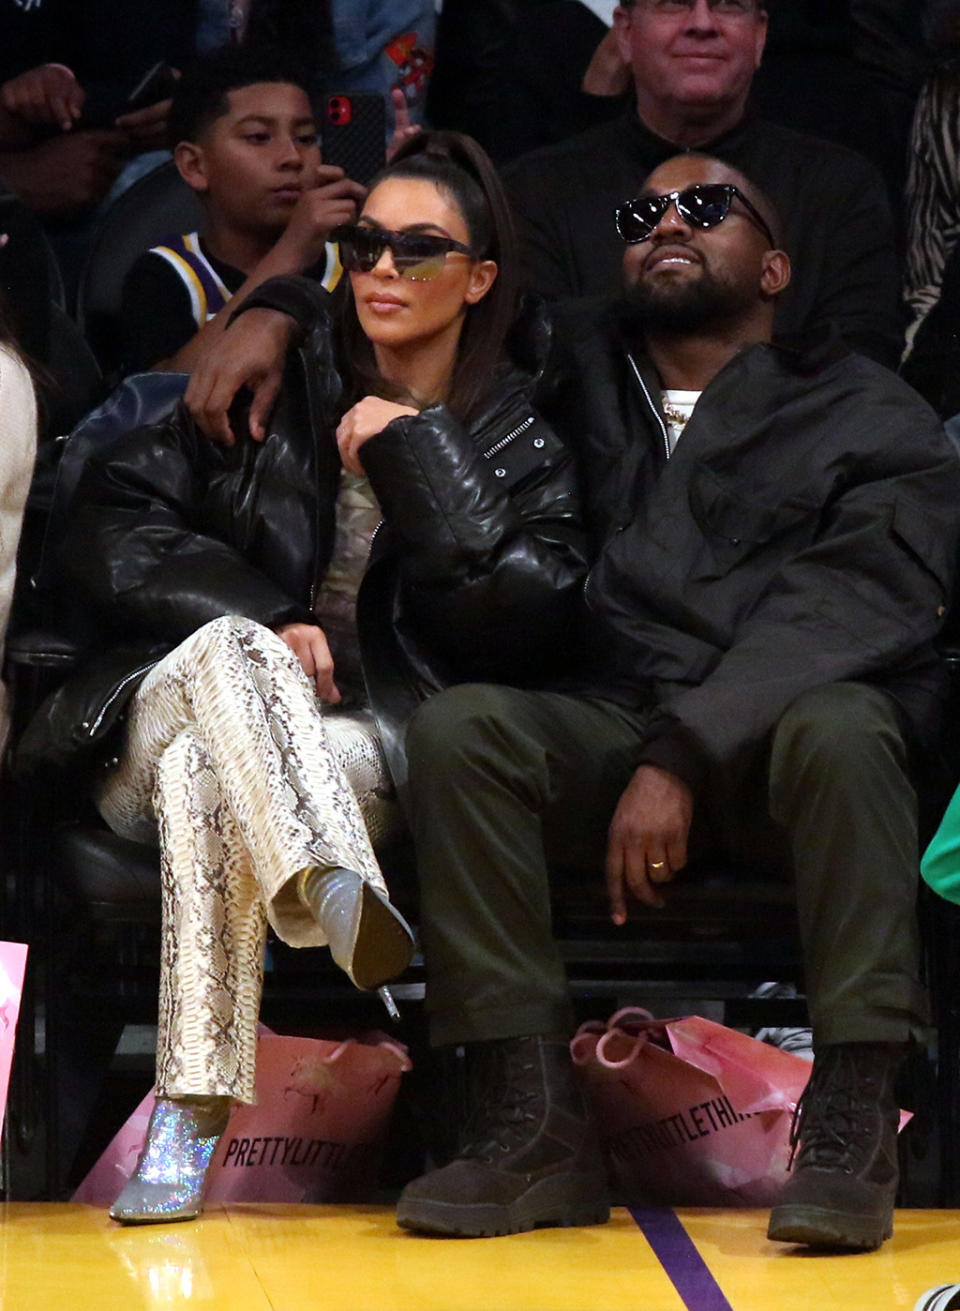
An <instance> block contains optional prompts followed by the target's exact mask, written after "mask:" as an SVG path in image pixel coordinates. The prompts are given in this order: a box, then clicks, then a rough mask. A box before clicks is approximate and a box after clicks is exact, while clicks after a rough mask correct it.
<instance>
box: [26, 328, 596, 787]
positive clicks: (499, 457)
mask: <svg viewBox="0 0 960 1311" xmlns="http://www.w3.org/2000/svg"><path fill="white" fill-rule="evenodd" d="M518 344H519V346H520V347H521V349H520V354H521V355H522V356H523V362H524V364H525V365H526V366H527V367H518V366H517V364H516V363H511V364H510V365H505V366H504V367H503V368H502V369H501V371H500V372H499V374H498V376H497V377H496V379H495V382H494V385H493V386H492V388H491V390H490V392H489V394H488V396H487V398H486V400H485V402H484V403H483V404H482V405H481V406H480V407H479V409H478V411H477V412H475V413H474V414H473V415H472V416H471V420H470V423H469V425H467V426H465V425H464V424H462V423H460V422H459V421H458V420H457V419H456V418H455V417H454V416H453V415H452V414H451V413H450V412H449V411H448V410H447V409H446V408H445V407H444V406H436V407H434V408H431V409H428V410H425V411H423V412H422V413H421V414H420V415H418V416H416V417H409V418H402V419H399V420H395V421H394V422H393V423H391V424H389V425H388V426H387V427H386V428H385V429H384V430H383V431H382V432H381V433H379V434H378V435H377V436H375V437H373V438H371V439H370V440H369V441H368V442H367V443H366V444H365V446H364V448H363V463H364V466H365V469H366V471H367V473H368V475H369V478H370V482H371V485H372V487H373V489H374V491H375V493H376V495H377V498H378V500H379V502H380V505H381V507H382V511H383V516H384V518H383V524H382V525H381V528H380V529H378V531H377V534H376V536H375V540H374V545H373V550H372V552H371V563H370V566H369V568H368V571H367V575H366V577H365V578H364V581H363V584H362V586H361V590H360V595H359V598H358V626H359V630H360V641H361V653H362V658H363V665H364V674H365V678H366V680H367V684H368V692H369V698H370V703H371V705H372V707H373V709H374V711H375V713H376V715H377V717H378V720H379V722H380V725H381V729H382V732H383V736H384V743H385V747H386V749H387V752H388V758H389V759H390V762H391V767H392V768H394V770H395V772H396V773H397V774H399V775H400V777H399V778H398V779H397V781H398V782H401V781H402V775H403V761H402V731H403V724H404V721H405V718H406V716H407V715H408V714H409V713H410V711H411V710H412V709H413V708H414V707H415V706H416V704H417V703H418V701H419V700H420V699H422V697H423V696H425V695H427V694H428V693H429V692H430V691H432V690H436V689H438V688H440V687H442V686H445V685H447V684H449V683H451V682H457V681H466V680H472V679H493V680H501V681H510V682H514V683H518V684H524V683H527V682H533V681H536V682H538V683H541V682H542V681H543V680H544V678H545V677H547V676H549V674H550V673H551V672H552V670H553V669H555V668H556V666H557V663H558V653H561V652H563V651H564V650H565V649H568V647H569V637H570V629H571V628H572V626H573V623H574V615H575V613H576V609H577V606H578V605H579V601H580V596H581V592H582V585H583V581H584V578H585V576H586V572H587V547H586V536H585V533H584V531H583V528H582V526H581V520H580V510H579V494H578V485H577V475H576V471H575V468H574V463H573V458H572V455H571V453H570V451H569V450H568V448H567V447H566V446H565V445H564V444H563V442H561V440H560V439H559V438H558V437H557V435H556V434H555V432H554V430H553V428H552V427H551V425H550V423H549V421H548V417H547V416H549V414H550V411H551V408H552V407H555V406H558V405H562V404H565V403H566V402H565V400H564V396H563V391H564V379H563V378H562V377H561V376H560V375H559V374H558V373H552V374H549V375H548V373H547V371H546V369H545V361H546V360H547V357H548V356H549V355H550V353H551V352H550V347H551V330H550V327H549V324H548V322H547V321H546V320H545V319H543V318H541V317H540V316H539V315H538V314H536V313H534V314H533V315H532V316H528V317H527V321H525V323H524V324H523V325H520V338H519V342H518ZM531 365H532V367H530V366H531ZM341 392H342V388H341V380H340V376H339V373H338V371H337V367H336V362H335V359H334V353H333V347H332V332H331V320H330V317H329V314H328V313H327V312H326V311H325V310H324V309H322V308H321V309H320V311H319V321H318V322H317V323H316V326H315V327H314V328H313V331H312V332H311V333H310V335H309V336H308V338H307V340H306V342H305V344H304V345H303V346H302V347H300V348H299V349H298V350H297V351H295V352H292V354H291V357H290V359H289V360H288V368H287V376H286V379H285V383H284V387H283V389H282V392H281V396H280V399H279V401H278V403H277V406H276V408H275V410H274V413H273V415H272V417H271V423H270V432H269V435H268V437H267V439H266V440H265V441H264V442H263V444H262V445H257V444H254V443H251V442H241V443H239V444H238V445H237V446H236V447H234V448H233V449H231V450H224V449H221V448H219V447H217V446H215V445H214V444H212V443H211V442H209V441H208V440H207V438H206V437H205V436H204V435H203V434H202V433H201V432H200V431H199V430H198V429H197V428H196V427H195V425H194V424H193V422H192V420H191V419H190V417H189V415H188V414H187V412H186V410H185V409H184V408H183V407H181V408H179V409H177V410H176V411H174V412H173V413H172V414H171V415H170V416H169V417H168V418H166V419H165V420H164V421H162V422H160V423H157V424H154V425H152V426H148V427H145V428H141V429H139V430H137V431H136V432H133V433H129V434H124V435H122V436H120V437H119V438H117V439H116V440H114V441H113V442H111V443H110V444H109V445H107V446H105V447H103V448H101V449H100V450H99V451H98V452H97V454H96V455H95V456H94V457H93V458H92V459H91V460H90V461H89V463H88V464H87V466H86V468H85V470H84V473H83V476H82V478H81V480H80V483H79V486H78V488H77V492H76V494H75V497H74V502H73V506H72V511H71V517H70V527H69V530H68V538H67V543H66V551H65V558H66V560H67V561H68V565H67V569H68V573H69V578H70V583H71V585H72V586H73V587H74V588H75V589H78V590H79V592H80V594H81V598H82V599H85V601H86V602H87V603H88V605H89V607H90V610H91V612H92V613H93V615H94V616H95V620H96V634H95V637H94V640H93V641H92V642H90V641H89V640H88V653H87V655H86V657H85V658H84V659H83V660H82V661H81V663H80V666H79V668H78V669H77V671H76V672H75V673H74V674H73V675H72V677H71V678H69V679H68V681H67V682H66V683H65V684H64V685H63V686H62V687H61V688H60V689H59V690H58V691H56V692H55V693H54V694H53V695H52V696H51V697H50V698H48V700H47V701H46V702H45V704H44V705H43V706H42V707H41V708H40V710H39V711H38V713H37V714H36V715H35V717H34V719H33V721H32V723H31V724H30V725H29V726H28V729H27V731H26V733H25V735H24V737H23V738H22V740H21V745H20V749H19V753H18V756H19V765H20V768H21V769H22V770H23V771H25V772H30V771H32V770H35V769H38V768H48V767H58V768H64V767H76V766H78V765H82V764H85V763H88V762H91V763H92V762H93V761H95V760H96V759H98V758H102V757H103V756H104V755H105V754H109V753H110V751H111V749H112V747H113V745H114V744H113V742H112V741H111V738H113V737H114V733H113V730H114V729H115V727H116V725H117V724H118V722H119V721H120V720H121V718H122V715H123V712H124V709H125V707H126V706H127V704H128V703H129V701H130V698H131V697H132V696H133V694H134V692H135V691H136V688H137V687H138V686H139V683H140V681H141V680H142V678H143V677H144V675H145V674H146V672H147V671H148V670H149V669H150V668H151V666H152V665H153V664H154V663H155V662H156V661H157V660H158V659H160V658H161V657H162V656H163V655H164V654H166V653H167V652H168V651H170V650H172V649H173V648H174V647H175V646H176V645H177V644H178V643H179V642H181V641H182V640H183V639H184V638H186V637H187V636H189V635H190V634H191V633H192V632H194V631H195V630H196V629H197V628H199V627H200V626H201V625H203V624H205V623H207V622H208V621H210V620H212V619H214V618H217V617H219V616H221V615H225V614H240V615H244V616H246V617H248V618H251V619H254V620H257V621H258V622H259V623H262V624H264V625H266V626H268V627H271V628H273V627H276V626H278V625H280V624H284V623H289V622H294V621H301V622H312V621H313V613H312V606H313V602H314V599H315V596H316V592H317V588H318V586H319V584H320V583H321V581H322V579H323V577H324V572H325V570H326V568H327V566H328V564H329V563H330V556H331V552H332V549H333V540H334V511H335V502H336V495H337V489H338V484H339V477H340V460H339V455H338V452H337V447H336V442H335V437H334V434H335V429H336V424H337V422H338V420H339V417H340V414H341V410H342V404H341Z"/></svg>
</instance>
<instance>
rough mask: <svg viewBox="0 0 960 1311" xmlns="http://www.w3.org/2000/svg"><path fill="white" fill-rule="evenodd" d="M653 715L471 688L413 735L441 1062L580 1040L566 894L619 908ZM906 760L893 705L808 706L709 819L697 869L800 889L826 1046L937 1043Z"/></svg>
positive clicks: (427, 711) (722, 782) (858, 688)
mask: <svg viewBox="0 0 960 1311" xmlns="http://www.w3.org/2000/svg"><path fill="white" fill-rule="evenodd" d="M651 713H653V710H652V708H651V709H648V710H645V711H644V710H630V709H628V708H626V707H622V706H617V705H614V704H613V703H612V702H610V701H605V700H603V699H601V698H599V697H584V696H569V695H565V694H562V693H555V692H533V691H525V690H519V689H516V688H509V687H496V686H493V685H489V684H463V685H461V686H459V687H454V688H450V689H448V690H446V691H445V692H441V693H439V694H438V695H437V696H435V697H431V698H430V699H429V700H428V701H427V702H425V703H424V704H423V705H422V706H421V707H420V709H419V710H418V711H417V712H416V714H415V715H414V717H413V719H412V720H411V722H410V726H409V730H408V733H407V751H408V760H409V767H410V798H409V799H410V808H411V819H412V827H413V834H414V839H415V842H416V847H417V862H418V871H419V876H420V888H421V899H422V905H421V917H420V923H421V933H422V939H423V947H424V957H425V960H426V964H427V998H426V1002H427V1010H428V1012H429V1016H430V1032H431V1039H432V1041H433V1042H434V1043H435V1044H448V1043H463V1042H476V1041H484V1040H489V1039H494V1038H507V1037H515V1036H518V1035H523V1034H531V1033H556V1032H562V1031H563V1030H564V1029H565V1028H566V1027H567V1026H568V1025H569V1023H570V1018H571V1016H570V1010H569V1000H568V995H567V987H566V981H565V977H564V970H563V963H562V961H561V958H560V955H559V952H558V950H557V947H556V944H555V942H554V938H553V932H552V925H551V913H550V884H551V880H552V878H553V877H554V875H555V874H556V873H557V872H558V867H566V869H567V870H569V869H571V867H572V868H573V869H576V870H580V871H582V874H581V877H586V878H592V879H594V880H595V884H596V895H597V900H598V902H601V901H602V900H603V898H604V897H605V896H606V892H605V888H604V881H603V866H604V852H605V848H606V837H607V827H608V825H609V823H610V820H611V817H612V815H613V812H614V809H615V808H616V804H617V801H618V800H619V798H620V795H621V793H622V791H623V789H624V788H625V787H626V785H627V782H628V781H629V779H630V777H631V775H632V773H633V771H634V769H635V768H636V765H637V763H638V762H639V760H640V759H641V752H642V748H643V741H644V728H645V721H646V719H647V718H649V715H650V714H651ZM906 757H907V750H906V746H905V742H904V738H903V733H902V730H901V719H900V716H899V713H898V711H897V708H896V706H895V704H894V702H893V701H892V700H891V698H890V697H889V696H887V695H886V694H885V693H884V692H882V691H880V690H879V689H877V688H874V687H869V686H867V685H865V684H862V683H833V684H828V685H826V686H824V687H819V688H814V689H811V690H810V691H807V692H805V693H803V695H801V696H800V697H798V698H797V699H796V700H795V701H794V702H793V704H792V705H791V706H790V707H789V709H788V710H787V711H786V713H785V714H784V715H782V716H781V718H780V720H779V722H778V723H777V725H776V727H775V729H774V731H773V733H772V735H771V737H770V738H769V739H768V740H767V741H766V742H764V743H763V744H761V745H760V747H759V748H758V749H753V750H743V751H740V752H738V753H736V754H735V755H731V756H730V757H728V758H727V759H725V760H724V761H722V762H720V764H718V766H717V767H716V768H714V769H712V770H711V771H710V775H709V777H708V778H707V780H706V786H705V787H704V789H703V791H702V793H701V795H700V796H699V797H698V799H697V802H696V804H695V807H694V822H693V828H692V830H691V834H690V843H689V849H690V853H691V856H692V857H694V858H696V857H697V856H698V855H704V854H709V855H712V856H727V857H731V858H734V859H736V860H739V861H741V862H745V863H751V864H753V863H756V862H762V867H763V868H766V869H768V870H770V871H771V877H773V878H777V877H783V878H788V879H790V880H791V881H792V882H793V884H794V887H795V889H796V899H797V915H798V922H799V929H800V937H801V941H802V945H803V955H804V964H805V975H806V992H807V996H808V1000H809V1005H810V1015H811V1020H812V1022H813V1028H814V1035H815V1039H816V1041H817V1043H818V1044H829V1043H841V1042H906V1041H908V1040H909V1039H910V1038H911V1037H916V1038H921V1037H923V1036H925V1034H924V1029H925V1025H926V1023H927V1020H928V1013H927V1003H926V998H925V995H924V991H923V988H922V986H921V984H920V981H919V948H918V933H917V921H916V915H915V902H916V894H917V882H918V879H917V856H918V847H917V815H916V795H915V792H914V789H913V787H912V785H911V782H910V779H909V777H908V775H907V767H906ZM683 877H685V875H684V874H683V873H680V874H678V878H683ZM665 895H666V896H668V897H669V895H670V891H669V887H667V888H666V890H665Z"/></svg>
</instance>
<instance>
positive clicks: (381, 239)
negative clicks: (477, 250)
mask: <svg viewBox="0 0 960 1311" xmlns="http://www.w3.org/2000/svg"><path fill="white" fill-rule="evenodd" d="M330 240H331V241H335V242H336V243H337V245H338V247H339V250H340V263H341V264H342V265H343V267H344V268H345V269H346V271H347V272H348V273H370V272H372V271H373V269H375V268H376V266H377V264H378V263H379V262H380V257H381V256H382V255H383V252H384V251H385V250H389V251H390V254H391V255H392V256H393V266H394V268H395V269H396V270H397V272H398V273H399V274H400V276H401V277H404V278H411V279H412V280H413V281H414V282H429V281H430V279H431V278H436V277H438V276H439V275H440V274H441V273H442V272H443V266H444V264H445V263H446V260H447V256H448V255H449V254H451V252H456V253H458V254H461V255H469V256H470V258H471V259H472V258H474V255H473V251H472V250H471V249H470V247H469V246H465V245H464V244H463V242H462V241H454V240H453V238H452V237H441V236H437V235H435V234H434V233H432V232H388V231H387V230H386V229H385V228H371V227H365V226H363V225H361V224H356V223H345V224H343V225H342V226H340V227H339V228H334V229H333V231H332V232H331V233H330Z"/></svg>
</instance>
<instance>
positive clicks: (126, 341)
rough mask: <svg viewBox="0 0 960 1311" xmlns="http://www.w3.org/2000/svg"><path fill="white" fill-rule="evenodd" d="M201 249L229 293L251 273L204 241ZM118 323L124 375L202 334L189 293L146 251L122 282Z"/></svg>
mask: <svg viewBox="0 0 960 1311" xmlns="http://www.w3.org/2000/svg"><path fill="white" fill-rule="evenodd" d="M200 248H201V250H202V251H203V253H204V255H205V256H206V258H207V259H208V260H209V262H210V265H211V267H212V268H213V270H214V272H215V273H216V274H217V276H218V277H219V278H220V280H221V281H222V282H223V284H224V286H225V287H226V288H227V290H228V291H229V292H230V295H231V296H232V295H234V294H235V293H236V292H237V291H239V290H240V288H241V286H242V285H243V283H244V282H245V281H246V277H247V275H246V274H245V273H244V272H243V271H242V270H241V269H235V268H234V267H233V265H232V264H224V263H223V261H222V260H218V259H214V257H213V256H212V255H211V254H210V252H209V250H207V248H206V246H205V245H204V244H203V242H202V241H201V242H200ZM120 327H121V334H122V336H121V340H122V341H123V345H124V349H123V372H124V373H125V374H127V373H141V372H143V371H145V370H147V369H150V368H152V367H153V366H154V365H155V364H157V363H159V361H160V360H168V359H169V358H170V356H171V355H175V354H176V353H177V351H178V350H179V349H180V347H181V346H185V345H186V344H187V342H188V341H190V339H191V338H192V337H193V336H195V334H196V333H197V332H199V328H198V326H197V324H196V322H195V320H194V317H193V310H192V308H191V304H190V295H189V292H188V291H187V289H186V287H185V286H184V284H183V281H182V279H181V278H180V277H179V276H178V275H177V273H176V272H175V270H174V269H173V268H171V266H170V265H169V264H168V263H167V261H166V260H165V259H163V258H162V256H160V255H154V254H151V253H150V251H147V252H145V253H144V254H143V255H141V256H140V257H139V259H138V260H137V261H136V262H135V263H134V264H133V266H132V267H131V269H130V272H129V273H128V274H127V276H126V278H125V279H124V283H123V298H122V301H121V305H120Z"/></svg>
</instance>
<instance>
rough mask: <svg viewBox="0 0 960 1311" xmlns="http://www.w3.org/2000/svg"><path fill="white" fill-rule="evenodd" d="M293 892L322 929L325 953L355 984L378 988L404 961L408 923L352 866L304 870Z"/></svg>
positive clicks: (409, 939)
mask: <svg viewBox="0 0 960 1311" xmlns="http://www.w3.org/2000/svg"><path fill="white" fill-rule="evenodd" d="M299 892H300V898H301V900H302V901H303V902H304V904H305V905H307V906H309V908H310V910H311V911H312V912H313V914H314V915H315V916H316V919H317V923H318V924H319V925H320V926H321V928H322V929H323V931H324V933H325V934H326V937H327V941H328V942H329V943H330V954H331V956H333V959H334V960H335V961H336V962H337V964H338V965H339V966H340V968H341V969H342V970H343V971H344V972H345V973H346V974H347V975H348V976H349V977H350V979H351V980H352V982H353V983H355V984H356V985H357V987H358V988H369V989H374V988H380V986H381V985H382V984H384V983H387V982H389V980H390V979H395V978H396V977H397V975H398V974H402V973H403V971H404V970H405V969H406V968H407V966H408V965H409V964H410V958H411V956H412V955H413V933H412V932H411V930H410V926H409V925H408V924H407V922H406V920H405V919H404V918H403V916H402V915H401V914H400V912H399V911H398V910H397V909H396V908H395V907H394V906H391V904H390V902H389V901H388V900H387V898H386V897H385V896H384V895H383V894H382V893H381V892H378V891H377V889H376V888H375V887H373V885H372V884H370V883H365V882H364V880H363V879H362V878H361V877H360V875H359V874H356V873H354V871H353V870H352V869H308V870H304V872H303V873H302V874H301V876H300V883H299Z"/></svg>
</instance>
